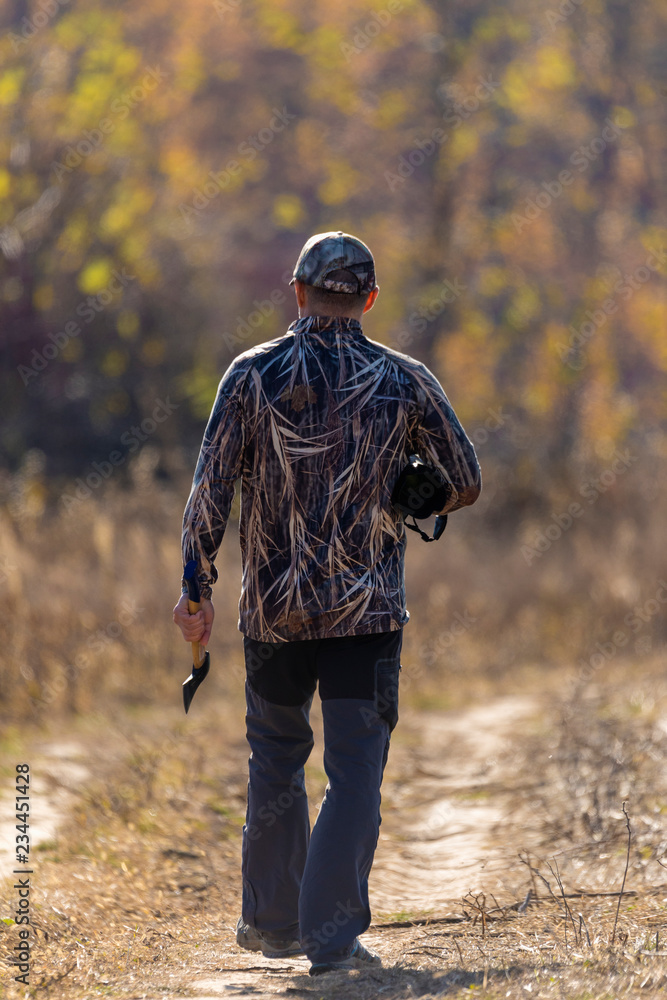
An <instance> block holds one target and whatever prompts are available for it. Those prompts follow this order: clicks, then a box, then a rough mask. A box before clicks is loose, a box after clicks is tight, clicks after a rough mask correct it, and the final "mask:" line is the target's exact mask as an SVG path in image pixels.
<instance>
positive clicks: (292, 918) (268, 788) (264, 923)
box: [242, 637, 315, 938]
mask: <svg viewBox="0 0 667 1000" xmlns="http://www.w3.org/2000/svg"><path fill="white" fill-rule="evenodd" d="M244 646H245V653H246V666H247V680H246V705H247V714H246V726H247V731H246V732H247V739H248V743H249V744H250V748H251V751H252V752H251V755H250V760H249V762H248V770H249V781H248V808H247V813H246V822H245V826H244V827H243V845H242V877H243V909H242V915H243V919H244V921H245V922H246V923H248V924H249V925H250V926H251V927H255V928H256V929H257V930H261V931H269V932H272V933H277V934H280V935H281V936H282V935H283V934H284V936H293V937H296V938H298V936H299V926H298V919H299V918H298V901H299V892H300V887H301V876H302V873H303V868H304V865H305V862H306V855H307V851H308V842H309V838H310V822H309V817H308V799H307V796H306V788H305V780H304V765H305V763H306V761H307V759H308V756H309V754H310V752H311V750H312V747H313V733H312V729H311V727H310V723H309V712H310V706H311V703H312V696H313V692H314V689H315V676H314V669H312V670H309V668H308V654H309V652H311V650H309V649H308V648H307V647H306V646H305V645H304V644H302V643H281V644H280V645H278V644H276V646H275V648H274V649H273V650H272V647H271V644H267V643H263V644H260V643H255V642H254V640H250V639H248V638H247V637H246V639H245V640H244ZM287 647H300V648H298V649H293V650H290V649H288V648H287ZM258 650H261V652H262V656H261V657H258V655H257V651H258ZM263 695H266V696H268V697H263ZM269 698H271V699H280V700H281V701H283V702H284V701H285V700H287V701H288V702H289V701H292V702H295V703H294V704H276V703H275V701H274V700H269Z"/></svg>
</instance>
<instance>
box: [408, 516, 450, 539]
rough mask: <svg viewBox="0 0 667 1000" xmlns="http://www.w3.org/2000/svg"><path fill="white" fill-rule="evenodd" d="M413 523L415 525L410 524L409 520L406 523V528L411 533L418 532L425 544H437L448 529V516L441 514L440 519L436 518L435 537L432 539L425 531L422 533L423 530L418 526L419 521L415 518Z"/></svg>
mask: <svg viewBox="0 0 667 1000" xmlns="http://www.w3.org/2000/svg"><path fill="white" fill-rule="evenodd" d="M412 522H413V523H412V524H410V523H409V522H408V519H407V518H405V521H404V524H405V527H406V528H409V529H410V531H416V532H417V534H418V535H421V537H422V539H423V540H424V541H425V542H435V541H437V539H438V538H440V535H441V534H442V533H443V531H444V530H445V528H446V527H447V515H446V514H439V515H438V517H436V519H435V528H434V530H433V537H431V536H430V535H427V534H426V532H425V531H422V529H421V528H420V527H419V525H418V524H417V521H416V520H415V518H414V516H413V517H412Z"/></svg>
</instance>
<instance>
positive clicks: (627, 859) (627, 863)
mask: <svg viewBox="0 0 667 1000" xmlns="http://www.w3.org/2000/svg"><path fill="white" fill-rule="evenodd" d="M623 815H624V816H625V825H626V827H627V828H628V847H627V851H626V852H625V871H624V872H623V882H622V883H621V891H620V892H619V894H618V906H617V907H616V917H615V919H614V930H613V932H612V935H611V944H612V946H613V944H614V941H615V940H616V925H617V924H618V914H619V912H620V909H621V900H622V899H623V890H624V889H625V880H626V878H627V874H628V868H629V866H630V847H631V844H632V828H631V826H630V816H629V815H628V811H627V809H626V808H625V802H624V803H623Z"/></svg>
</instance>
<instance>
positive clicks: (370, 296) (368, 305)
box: [364, 285, 380, 313]
mask: <svg viewBox="0 0 667 1000" xmlns="http://www.w3.org/2000/svg"><path fill="white" fill-rule="evenodd" d="M379 291H380V286H379V285H376V287H375V288H374V289H373V291H372V292H369V294H368V298H367V299H366V305H365V306H364V312H365V313H367V312H368V310H369V309H372V308H373V306H374V305H375V300H376V299H377V297H378V292H379Z"/></svg>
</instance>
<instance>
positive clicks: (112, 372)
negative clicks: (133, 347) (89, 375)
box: [100, 350, 128, 378]
mask: <svg viewBox="0 0 667 1000" xmlns="http://www.w3.org/2000/svg"><path fill="white" fill-rule="evenodd" d="M127 361H128V359H127V355H126V354H125V353H124V352H123V351H118V350H113V351H109V352H108V353H107V354H106V355H105V356H104V358H103V359H102V362H101V364H100V371H101V372H102V374H103V375H107V376H108V377H109V378H118V376H119V375H122V374H123V372H124V371H125V370H126V368H127Z"/></svg>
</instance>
